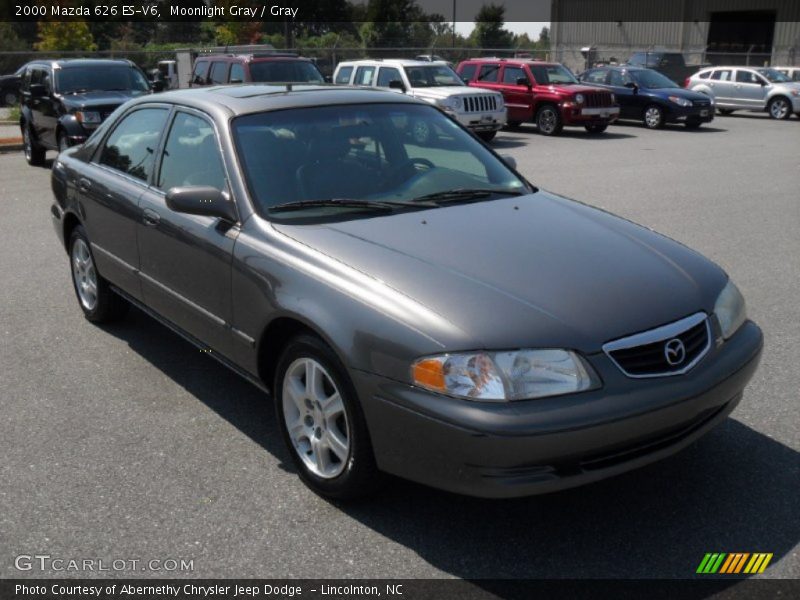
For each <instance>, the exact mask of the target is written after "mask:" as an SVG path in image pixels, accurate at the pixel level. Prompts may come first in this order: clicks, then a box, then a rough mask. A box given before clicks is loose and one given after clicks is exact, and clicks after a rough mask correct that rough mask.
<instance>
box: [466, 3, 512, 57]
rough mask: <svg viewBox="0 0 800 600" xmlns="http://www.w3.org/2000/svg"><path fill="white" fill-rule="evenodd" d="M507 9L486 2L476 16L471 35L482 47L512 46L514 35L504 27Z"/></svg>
mask: <svg viewBox="0 0 800 600" xmlns="http://www.w3.org/2000/svg"><path fill="white" fill-rule="evenodd" d="M505 15H506V9H505V7H504V6H498V5H496V4H484V5H483V6H482V7H481V9H480V10H479V11H478V14H477V15H476V16H475V29H474V30H473V31H472V35H471V37H472V38H473V39H474V40H475V43H476V44H477V45H478V46H479V47H481V48H510V47H511V45H512V44H513V42H514V35H513V34H512V33H511V32H510V31H507V30H506V29H503V25H504V24H505Z"/></svg>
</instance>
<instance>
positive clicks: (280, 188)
mask: <svg viewBox="0 0 800 600" xmlns="http://www.w3.org/2000/svg"><path fill="white" fill-rule="evenodd" d="M232 129H233V134H234V138H235V141H236V148H237V152H238V155H239V158H240V160H241V163H242V165H243V169H244V175H245V179H246V180H247V183H248V186H249V188H250V193H251V195H252V197H253V198H254V200H255V203H256V207H257V210H258V212H259V213H260V214H261V215H262V216H268V217H270V218H280V219H293V218H306V217H309V216H312V217H315V216H319V217H325V216H332V215H333V216H335V217H336V218H349V217H353V216H355V213H357V212H358V209H357V208H353V207H348V206H322V207H313V208H311V209H309V207H307V206H306V207H302V208H300V207H298V209H297V210H289V211H287V210H286V208H285V207H282V208H281V209H278V210H276V211H275V214H274V215H271V214H270V210H271V208H273V207H277V206H278V205H285V204H287V203H292V202H303V201H306V202H308V201H320V200H330V199H352V200H356V201H384V202H392V201H394V202H397V201H400V202H402V201H408V202H414V201H415V200H416V201H420V199H421V197H422V196H426V195H430V194H439V193H443V192H451V191H453V190H465V189H469V190H475V189H481V190H497V191H498V192H502V191H503V190H506V191H508V190H510V191H511V192H516V193H523V192H527V191H528V187H527V186H526V184H525V183H524V182H523V181H522V180H520V179H519V177H517V176H516V175H515V174H514V173H513V172H512V171H511V170H510V169H509V168H508V167H507V166H506V165H505V164H504V163H503V162H502V161H500V160H498V159H497V158H496V157H495V156H494V155H493V154H492V153H491V152H490V151H489V150H487V149H486V148H485V147H484V146H483V145H482V144H481V143H480V142H479V141H477V140H476V139H475V138H474V137H472V136H471V135H470V134H469V133H467V132H466V131H464V130H463V129H462V128H461V127H460V126H459V125H458V124H456V123H454V122H453V121H452V120H451V119H450V118H448V117H447V116H445V115H444V114H442V113H441V112H440V111H439V110H438V109H436V108H434V107H432V106H423V105H414V104H362V105H359V104H355V105H337V106H321V107H314V108H298V109H292V110H282V111H274V112H264V113H257V114H252V115H244V116H241V117H238V118H236V119H234V120H233V122H232ZM423 130H424V131H426V132H427V135H426V140H425V141H424V143H423V142H421V141H418V140H419V132H420V131H423ZM278 213H279V214H278Z"/></svg>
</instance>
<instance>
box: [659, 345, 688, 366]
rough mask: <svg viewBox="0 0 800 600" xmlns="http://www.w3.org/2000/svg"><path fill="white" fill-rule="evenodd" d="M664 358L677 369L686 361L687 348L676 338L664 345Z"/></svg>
mask: <svg viewBox="0 0 800 600" xmlns="http://www.w3.org/2000/svg"><path fill="white" fill-rule="evenodd" d="M664 358H666V359H667V364H669V366H671V367H677V366H678V365H679V364H681V363H682V362H683V361H684V360H686V347H685V346H684V345H683V342H682V341H680V340H679V339H678V338H674V339H671V340H670V341H668V342H667V343H666V344H664Z"/></svg>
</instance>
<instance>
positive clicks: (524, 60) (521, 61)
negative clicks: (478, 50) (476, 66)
mask: <svg viewBox="0 0 800 600" xmlns="http://www.w3.org/2000/svg"><path fill="white" fill-rule="evenodd" d="M462 62H465V63H471V62H476V63H484V62H501V63H506V64H511V65H514V64H520V65H522V64H525V65H542V66H544V67H555V66H556V65H559V66H560V65H561V63H558V62H552V61H549V60H539V59H536V58H504V57H501V56H482V57H481V58H468V59H467V60H464V61H462Z"/></svg>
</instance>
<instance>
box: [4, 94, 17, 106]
mask: <svg viewBox="0 0 800 600" xmlns="http://www.w3.org/2000/svg"><path fill="white" fill-rule="evenodd" d="M3 101H4V102H5V105H6V106H16V105H17V103H18V102H19V97H18V96H17V93H16V92H11V91H9V92H5V93H4V94H3Z"/></svg>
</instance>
